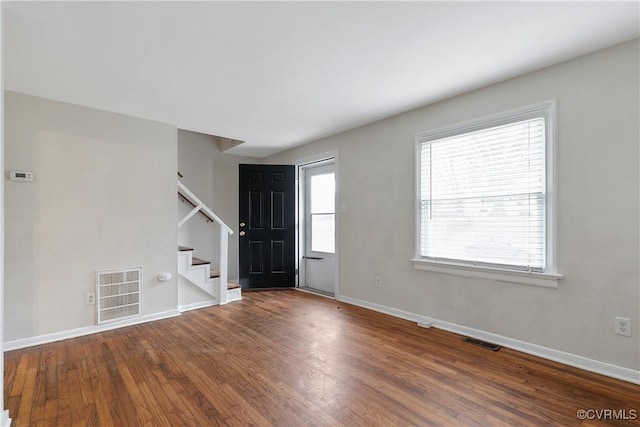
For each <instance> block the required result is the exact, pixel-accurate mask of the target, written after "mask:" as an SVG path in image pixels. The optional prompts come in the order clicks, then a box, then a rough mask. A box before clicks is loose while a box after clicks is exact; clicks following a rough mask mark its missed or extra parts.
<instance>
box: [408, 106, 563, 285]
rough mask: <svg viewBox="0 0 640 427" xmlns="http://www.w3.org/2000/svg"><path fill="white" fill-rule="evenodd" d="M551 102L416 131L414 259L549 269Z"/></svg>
mask: <svg viewBox="0 0 640 427" xmlns="http://www.w3.org/2000/svg"><path fill="white" fill-rule="evenodd" d="M554 107H555V105H554V103H553V102H547V103H544V104H540V105H536V106H532V107H528V108H525V109H521V110H517V111H512V112H509V113H504V114H501V115H498V116H494V117H490V118H487V119H482V120H478V121H474V122H470V123H465V124H461V125H456V126H452V127H449V128H446V129H441V130H438V131H434V132H426V133H423V134H419V135H417V138H416V139H417V144H418V245H417V246H418V247H417V251H418V254H417V255H418V256H417V258H418V259H417V260H422V261H431V262H434V263H447V264H449V265H456V264H458V265H461V266H472V267H485V268H489V269H492V270H508V271H521V272H533V273H548V272H553V273H555V265H554V261H553V259H552V258H553V256H554V254H553V252H554V251H553V247H552V243H553V233H552V229H551V228H550V227H551V224H550V221H551V219H552V216H551V215H550V213H551V208H552V206H551V204H552V202H553V201H552V199H551V197H550V194H551V192H552V189H551V188H550V185H551V181H552V173H551V171H552V169H551V167H552V164H551V163H552V162H551V160H552V155H551V154H552V150H551V148H550V147H552V141H551V138H552V137H553V132H551V130H552V126H553V122H552V120H553V114H554V110H555V108H554Z"/></svg>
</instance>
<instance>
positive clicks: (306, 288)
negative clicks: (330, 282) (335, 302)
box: [296, 286, 336, 299]
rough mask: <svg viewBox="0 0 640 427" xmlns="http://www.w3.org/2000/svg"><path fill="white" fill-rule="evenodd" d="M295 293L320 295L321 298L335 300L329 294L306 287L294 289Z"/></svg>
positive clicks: (334, 296)
mask: <svg viewBox="0 0 640 427" xmlns="http://www.w3.org/2000/svg"><path fill="white" fill-rule="evenodd" d="M296 290H297V291H302V292H307V293H310V294H316V295H320V296H321V297H325V298H331V299H336V295H335V294H334V293H331V292H327V291H321V290H320V289H314V288H310V287H308V286H299V287H297V288H296Z"/></svg>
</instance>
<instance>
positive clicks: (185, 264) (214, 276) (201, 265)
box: [178, 246, 242, 304]
mask: <svg viewBox="0 0 640 427" xmlns="http://www.w3.org/2000/svg"><path fill="white" fill-rule="evenodd" d="M178 273H179V274H180V275H181V276H182V277H184V278H185V279H187V280H188V281H189V282H191V283H192V284H194V285H196V286H197V287H199V288H200V289H202V290H203V291H204V292H206V293H207V294H209V295H211V296H212V297H213V298H215V299H216V300H218V304H226V303H228V302H233V301H239V300H241V299H242V290H241V288H240V285H239V284H238V283H234V282H230V281H227V283H226V284H225V286H224V287H223V288H222V289H221V286H222V284H221V281H220V271H219V270H213V269H211V262H209V261H205V260H203V259H200V258H196V257H194V256H193V249H191V248H187V247H184V246H178ZM221 291H222V292H221ZM221 294H223V295H222V297H221Z"/></svg>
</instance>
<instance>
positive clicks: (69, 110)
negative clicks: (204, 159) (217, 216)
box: [4, 92, 177, 342]
mask: <svg viewBox="0 0 640 427" xmlns="http://www.w3.org/2000/svg"><path fill="white" fill-rule="evenodd" d="M176 164H177V129H176V128H175V127H174V126H171V125H166V124H162V123H157V122H152V121H148V120H141V119H136V118H132V117H127V116H123V115H118V114H113V113H108V112H104V111H99V110H94V109H89V108H84V107H81V106H76V105H71V104H65V103H60V102H56V101H51V100H46V99H42V98H36V97H32V96H27V95H22V94H18V93H13V92H5V163H4V165H5V169H6V170H7V171H8V170H13V169H18V170H29V171H33V172H34V175H35V181H34V182H32V183H17V182H11V181H5V200H6V203H5V220H6V225H7V226H6V230H5V231H6V234H5V244H6V248H7V249H8V250H7V251H6V254H5V325H4V331H5V339H6V340H7V342H8V341H12V340H16V339H21V338H27V337H34V336H39V335H44V334H49V333H54V332H58V331H67V330H71V329H74V328H81V327H84V326H89V325H93V324H95V306H88V305H85V294H86V293H88V292H93V291H94V272H95V271H96V270H103V269H113V268H123V267H132V266H142V267H143V274H144V282H143V297H144V301H143V314H145V315H149V314H154V313H162V312H165V311H169V310H175V308H176V307H177V279H176V277H177V257H176V245H177V231H176V224H177V209H176V196H175V194H176ZM5 179H6V174H5ZM165 271H166V272H170V273H172V275H173V278H174V279H173V280H172V281H170V282H164V283H161V282H158V281H157V279H156V276H157V275H158V273H160V272H165Z"/></svg>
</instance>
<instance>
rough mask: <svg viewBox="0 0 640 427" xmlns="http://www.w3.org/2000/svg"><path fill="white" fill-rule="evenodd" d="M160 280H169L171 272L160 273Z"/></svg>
mask: <svg viewBox="0 0 640 427" xmlns="http://www.w3.org/2000/svg"><path fill="white" fill-rule="evenodd" d="M158 280H159V281H161V282H168V281H169V280H171V273H160V274H158Z"/></svg>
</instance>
